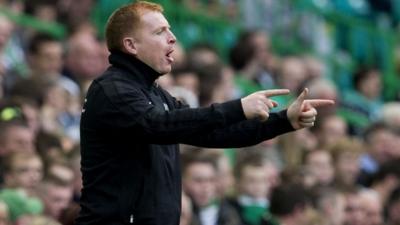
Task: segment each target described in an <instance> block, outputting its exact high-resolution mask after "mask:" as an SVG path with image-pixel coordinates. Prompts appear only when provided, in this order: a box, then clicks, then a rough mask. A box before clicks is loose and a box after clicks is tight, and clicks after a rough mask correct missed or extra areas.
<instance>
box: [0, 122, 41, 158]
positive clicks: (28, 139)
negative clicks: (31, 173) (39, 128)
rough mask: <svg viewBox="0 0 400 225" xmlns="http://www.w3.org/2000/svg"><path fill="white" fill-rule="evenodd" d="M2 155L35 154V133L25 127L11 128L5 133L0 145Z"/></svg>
mask: <svg viewBox="0 0 400 225" xmlns="http://www.w3.org/2000/svg"><path fill="white" fill-rule="evenodd" d="M0 150H1V153H2V154H7V153H9V152H34V151H35V147H34V133H33V131H32V130H31V129H29V128H28V127H24V126H11V127H9V128H8V129H7V131H5V134H4V137H3V138H2V140H1V143H0Z"/></svg>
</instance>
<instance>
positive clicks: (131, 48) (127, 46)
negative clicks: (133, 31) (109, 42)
mask: <svg viewBox="0 0 400 225" xmlns="http://www.w3.org/2000/svg"><path fill="white" fill-rule="evenodd" d="M122 44H123V46H124V48H123V49H124V51H125V52H127V53H130V54H132V55H136V54H137V48H136V41H135V40H134V39H133V38H132V37H125V38H124V39H122Z"/></svg>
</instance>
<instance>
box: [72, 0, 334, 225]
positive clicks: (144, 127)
mask: <svg viewBox="0 0 400 225" xmlns="http://www.w3.org/2000/svg"><path fill="white" fill-rule="evenodd" d="M162 12H163V9H162V7H161V6H160V5H158V4H154V3H149V2H145V1H137V2H135V3H133V4H129V5H126V6H124V7H121V8H119V9H118V10H116V11H115V12H114V13H113V14H112V15H111V17H110V18H109V20H108V24H107V28H106V39H107V45H108V49H109V50H110V52H111V55H110V57H109V61H110V64H111V66H110V67H109V68H108V69H107V70H106V71H105V72H104V74H103V75H102V76H100V77H99V78H97V79H96V80H94V81H93V83H92V84H91V86H90V88H89V90H88V93H87V96H86V100H85V105H84V109H83V110H82V118H81V154H82V161H81V167H82V168H81V170H82V177H83V189H82V197H81V208H82V210H81V212H80V214H79V217H78V219H77V224H78V225H91V224H96V225H98V224H107V225H117V224H118V225H120V224H140V225H178V224H179V216H180V211H181V171H180V165H179V148H178V143H185V144H191V145H197V146H202V147H209V148H212V147H220V148H223V147H242V146H248V145H254V144H256V143H259V142H261V141H264V140H266V139H270V138H273V137H275V136H277V135H280V134H282V133H286V132H289V131H292V130H294V129H301V128H304V127H310V126H313V124H314V121H315V116H316V113H317V111H316V109H315V108H314V107H317V106H321V105H329V104H332V102H331V101H329V100H305V96H306V94H307V90H305V91H304V92H303V93H302V94H301V95H300V96H299V98H298V99H297V100H296V101H295V102H293V103H292V105H290V106H289V108H288V109H287V110H284V111H281V112H279V113H271V112H270V109H271V108H273V107H275V106H276V105H277V103H276V102H274V101H273V100H271V99H269V97H271V96H275V95H282V94H287V93H288V92H289V91H288V90H279V89H277V90H266V91H260V92H256V93H253V94H251V95H249V96H247V97H244V98H242V99H238V100H232V101H229V102H225V103H221V104H213V105H212V106H210V107H206V108H199V109H190V108H188V107H187V106H184V105H183V104H182V103H181V102H179V101H177V100H176V99H175V98H173V97H172V96H171V95H169V93H168V92H166V91H165V90H163V89H162V88H161V87H159V86H158V85H157V84H156V83H155V80H156V79H157V78H158V77H160V76H161V75H163V74H166V73H168V72H170V70H171V64H172V62H173V61H174V59H173V58H172V55H171V53H172V52H173V51H174V45H175V43H176V38H175V36H174V34H173V33H172V32H171V30H170V26H169V23H168V21H167V20H166V19H165V17H164V16H163V14H162Z"/></svg>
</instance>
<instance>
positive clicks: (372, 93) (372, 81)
mask: <svg viewBox="0 0 400 225" xmlns="http://www.w3.org/2000/svg"><path fill="white" fill-rule="evenodd" d="M381 85H382V84H381V74H380V73H379V71H376V70H374V71H371V72H369V74H368V76H367V77H366V79H364V80H362V81H361V82H360V84H359V85H358V90H359V91H360V92H361V94H363V95H364V96H365V97H367V98H368V99H371V100H374V99H376V98H378V97H379V96H380V93H381V88H382V87H381Z"/></svg>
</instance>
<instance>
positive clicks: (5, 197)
mask: <svg viewBox="0 0 400 225" xmlns="http://www.w3.org/2000/svg"><path fill="white" fill-rule="evenodd" d="M0 201H1V202H4V203H6V205H7V208H8V213H9V219H10V221H11V224H20V223H19V222H20V221H21V222H22V221H24V220H25V219H24V218H25V217H26V216H29V215H40V214H41V213H42V211H43V204H42V202H41V201H40V200H39V199H38V198H36V197H31V196H29V195H28V194H27V193H26V192H25V191H24V190H22V189H18V190H17V189H2V190H0Z"/></svg>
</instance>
